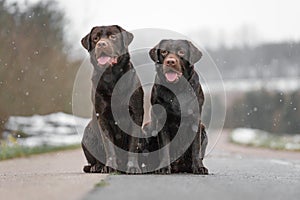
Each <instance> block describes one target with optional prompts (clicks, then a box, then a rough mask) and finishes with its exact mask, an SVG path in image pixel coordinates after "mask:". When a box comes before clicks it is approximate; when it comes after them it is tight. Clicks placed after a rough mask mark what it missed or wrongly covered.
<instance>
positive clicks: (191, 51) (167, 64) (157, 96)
mask: <svg viewBox="0 0 300 200" xmlns="http://www.w3.org/2000/svg"><path fill="white" fill-rule="evenodd" d="M149 54H150V57H151V59H152V60H153V61H154V62H155V66H156V71H157V74H156V77H155V83H154V85H153V88H152V93H151V104H152V106H153V105H155V104H159V105H161V106H163V107H164V109H165V111H166V122H165V125H164V126H163V128H162V129H161V130H160V131H159V133H158V144H159V147H160V148H162V147H164V146H166V145H167V144H169V143H170V141H172V139H173V138H174V137H175V136H176V133H177V132H178V130H179V127H180V126H181V127H182V129H181V131H183V132H184V134H185V136H184V137H183V138H182V139H181V141H180V142H179V143H177V144H175V148H177V149H180V148H183V143H184V141H183V140H185V138H188V137H192V136H191V135H193V134H191V133H195V134H194V136H195V137H194V138H191V140H190V141H192V143H191V144H190V143H189V144H188V145H189V146H188V147H187V150H186V151H185V152H184V153H183V155H181V156H180V157H179V158H178V159H177V160H175V161H174V162H173V163H172V164H171V165H168V164H170V160H171V158H170V149H169V148H165V150H163V151H162V154H161V155H160V166H159V167H158V168H160V169H159V171H158V172H159V173H171V172H172V173H173V172H174V173H181V172H182V173H183V172H187V173H195V174H208V170H207V169H206V168H205V167H204V165H203V162H202V160H203V158H204V155H205V149H206V146H207V136H206V132H205V128H204V126H203V125H202V124H201V120H200V117H199V116H201V111H202V105H203V102H204V95H203V91H202V88H201V85H200V82H199V76H198V74H197V73H196V71H195V70H194V64H195V63H196V62H198V61H199V60H200V58H201V57H202V53H201V52H200V50H199V49H197V48H196V47H195V46H194V45H193V44H192V43H191V42H190V41H187V40H162V41H160V42H159V44H158V45H156V46H155V47H154V48H152V49H151V50H150V52H149ZM183 79H185V80H183ZM184 81H185V82H184ZM186 81H187V82H186ZM184 83H187V84H189V85H190V87H191V88H192V90H193V91H194V94H195V95H194V98H193V97H191V96H190V95H189V94H188V93H189V92H190V91H188V88H187V87H186V85H185V84H184ZM172 89H174V90H176V91H177V92H178V94H177V96H176V95H175V94H174V92H172ZM179 96H182V97H181V99H182V100H183V101H184V102H183V103H182V104H183V106H182V105H180V104H179V99H178V98H177V97H179ZM184 105H188V106H187V107H189V108H192V109H189V110H186V108H187V107H185V106H184ZM191 105H192V107H191ZM193 105H194V106H195V105H196V106H198V108H199V109H194V108H195V107H193ZM181 106H182V107H181ZM194 110H197V111H199V112H200V113H196V114H193V111H194ZM162 116H163V113H162V112H161V109H156V107H155V106H154V107H153V109H152V111H151V125H150V126H148V127H146V131H153V130H154V131H155V130H157V128H158V127H159V126H162V125H161V124H159V123H163V122H162V119H161V118H162ZM173 147H174V145H173ZM165 166H166V167H165Z"/></svg>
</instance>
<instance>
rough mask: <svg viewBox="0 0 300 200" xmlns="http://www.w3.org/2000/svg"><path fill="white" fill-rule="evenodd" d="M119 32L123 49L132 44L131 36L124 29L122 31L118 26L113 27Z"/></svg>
mask: <svg viewBox="0 0 300 200" xmlns="http://www.w3.org/2000/svg"><path fill="white" fill-rule="evenodd" d="M115 26H116V27H117V28H118V29H119V30H120V32H121V34H122V36H123V40H124V45H125V47H128V46H129V44H130V43H131V42H132V40H133V37H134V36H133V34H132V33H130V32H128V31H126V30H125V29H123V28H122V27H121V26H119V25H115Z"/></svg>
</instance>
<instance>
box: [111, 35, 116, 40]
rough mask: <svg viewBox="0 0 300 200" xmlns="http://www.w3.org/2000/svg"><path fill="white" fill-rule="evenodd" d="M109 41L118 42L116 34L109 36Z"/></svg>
mask: <svg viewBox="0 0 300 200" xmlns="http://www.w3.org/2000/svg"><path fill="white" fill-rule="evenodd" d="M109 39H111V40H116V39H117V36H116V35H114V34H112V35H110V36H109Z"/></svg>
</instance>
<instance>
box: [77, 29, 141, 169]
mask: <svg viewBox="0 0 300 200" xmlns="http://www.w3.org/2000/svg"><path fill="white" fill-rule="evenodd" d="M132 40H133V34H132V33H130V32H128V31H126V30H124V29H123V28H121V27H120V26H118V25H113V26H97V27H94V28H92V30H91V31H90V33H88V34H87V35H86V36H85V37H84V38H82V40H81V43H82V46H83V47H84V48H85V49H86V50H88V52H89V54H90V61H91V63H92V65H93V67H94V70H93V75H92V102H93V104H94V111H93V117H92V120H91V122H90V123H89V124H88V126H87V127H86V129H85V132H84V135H83V139H82V148H83V151H84V154H85V156H86V158H87V161H88V163H89V165H87V166H85V167H84V171H85V172H100V173H110V172H114V171H116V170H118V169H120V168H124V167H125V168H127V170H126V172H127V173H141V169H140V167H139V164H138V157H137V156H132V155H131V156H129V154H128V156H127V154H125V155H126V156H125V157H127V158H124V155H121V154H118V152H117V148H116V147H118V148H120V149H122V150H124V152H128V151H129V152H133V153H137V151H138V150H139V147H138V137H134V135H132V134H127V133H126V132H124V131H123V129H121V128H120V127H119V124H120V122H119V121H117V120H116V119H115V118H114V115H113V106H114V107H115V109H117V110H122V109H123V110H124V109H125V110H126V112H128V113H129V114H130V117H131V119H132V120H133V121H134V123H135V124H136V125H138V126H139V127H141V126H142V123H143V115H144V110H143V96H144V92H143V89H142V87H141V83H140V80H139V78H138V76H137V74H136V72H135V70H134V68H133V65H132V63H131V62H130V55H129V53H128V45H129V44H130V43H131V42H132ZM125 73H126V74H127V77H128V76H129V78H128V81H127V82H126V84H122V85H121V87H119V88H118V90H117V92H116V94H115V96H116V98H117V99H118V101H117V103H115V104H113V91H114V89H115V87H116V85H117V82H118V81H119V80H120V79H121V77H122V76H123V75H124V74H125ZM134 88H137V89H134ZM130 91H133V93H132V95H131V97H130V100H129V105H128V104H127V103H126V102H124V101H122V100H123V99H125V98H126V95H128V93H130ZM129 114H128V115H129ZM125 117H126V116H124V119H122V116H121V118H120V120H121V121H122V120H123V121H124V120H125V124H126V119H125ZM127 124H128V126H129V127H127V130H129V131H137V130H136V129H133V128H132V127H131V126H130V124H129V123H127ZM136 134H137V133H136ZM101 160H105V163H102V162H101Z"/></svg>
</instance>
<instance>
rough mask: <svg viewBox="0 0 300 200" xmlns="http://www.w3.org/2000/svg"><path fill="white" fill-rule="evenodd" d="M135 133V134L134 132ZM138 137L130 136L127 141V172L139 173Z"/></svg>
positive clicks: (140, 171)
mask: <svg viewBox="0 0 300 200" xmlns="http://www.w3.org/2000/svg"><path fill="white" fill-rule="evenodd" d="M134 135H136V134H134ZM138 142H139V138H138V137H131V138H130V141H129V156H128V162H127V173H132V174H140V173H142V170H141V169H140V167H139V163H138V150H139V144H138Z"/></svg>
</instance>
